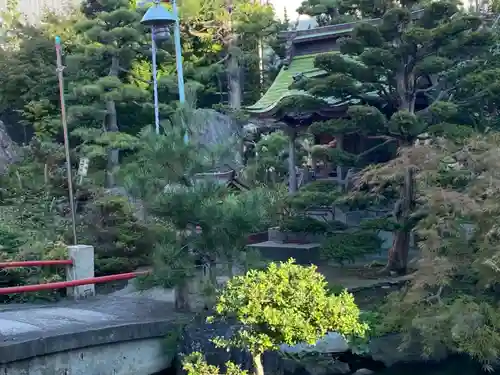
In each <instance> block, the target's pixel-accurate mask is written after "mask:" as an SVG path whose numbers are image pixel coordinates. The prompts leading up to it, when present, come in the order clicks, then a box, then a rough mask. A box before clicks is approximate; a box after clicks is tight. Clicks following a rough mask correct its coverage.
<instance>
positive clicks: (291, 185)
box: [288, 130, 297, 194]
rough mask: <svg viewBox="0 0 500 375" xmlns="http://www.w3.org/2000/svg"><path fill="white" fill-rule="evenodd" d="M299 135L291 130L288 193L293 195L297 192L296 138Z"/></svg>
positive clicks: (289, 135)
mask: <svg viewBox="0 0 500 375" xmlns="http://www.w3.org/2000/svg"><path fill="white" fill-rule="evenodd" d="M296 137H297V133H296V132H295V130H291V131H290V132H289V134H288V192H289V193H290V194H293V193H295V192H296V191H297V173H296V171H295V159H296V156H295V138H296Z"/></svg>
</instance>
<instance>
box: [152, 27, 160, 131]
mask: <svg viewBox="0 0 500 375" xmlns="http://www.w3.org/2000/svg"><path fill="white" fill-rule="evenodd" d="M155 31H156V30H155V27H154V26H153V27H151V53H152V64H153V93H154V94H153V95H154V108H155V130H156V134H160V109H159V107H158V80H157V72H156V42H155Z"/></svg>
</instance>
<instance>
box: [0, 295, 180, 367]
mask: <svg viewBox="0 0 500 375" xmlns="http://www.w3.org/2000/svg"><path fill="white" fill-rule="evenodd" d="M181 321H186V316H185V315H184V316H181V315H180V314H179V313H176V312H174V310H173V305H172V303H171V302H162V301H158V300H154V299H151V298H148V297H141V296H137V295H134V296H116V295H114V296H100V297H92V298H89V299H86V300H82V301H63V302H60V303H55V304H54V303H52V304H48V305H29V304H15V305H5V306H2V307H0V374H2V375H59V374H61V375H63V374H65V375H111V374H113V375H149V374H153V373H156V372H160V371H162V370H164V369H167V368H168V367H169V366H170V365H171V362H172V358H171V355H169V354H168V348H167V347H166V340H165V337H166V336H168V335H169V334H172V333H174V334H176V333H177V332H178V329H179V322H181Z"/></svg>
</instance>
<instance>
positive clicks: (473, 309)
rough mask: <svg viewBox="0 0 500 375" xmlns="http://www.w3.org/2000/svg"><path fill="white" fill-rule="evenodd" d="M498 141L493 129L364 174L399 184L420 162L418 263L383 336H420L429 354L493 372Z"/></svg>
mask: <svg viewBox="0 0 500 375" xmlns="http://www.w3.org/2000/svg"><path fill="white" fill-rule="evenodd" d="M499 139H500V137H499V135H498V134H496V133H494V132H492V133H490V134H488V135H483V136H479V135H476V136H474V137H472V138H469V139H465V140H464V139H462V140H461V142H460V143H453V142H451V141H449V140H445V139H441V140H435V141H434V142H433V143H431V144H430V145H419V146H415V147H412V148H410V149H406V150H402V152H401V154H400V156H399V157H398V158H397V159H396V160H394V161H392V162H390V163H388V164H387V165H385V166H383V167H380V168H377V170H375V171H373V174H372V173H370V174H369V175H365V176H364V179H365V181H366V182H368V181H371V182H370V184H374V183H376V185H378V186H381V185H382V186H383V185H385V186H387V185H388V182H389V181H398V180H399V181H401V177H402V176H404V174H405V170H406V168H407V167H408V165H418V170H417V171H416V175H415V180H416V181H417V182H418V183H417V184H416V202H417V204H416V207H414V209H413V210H412V215H411V216H410V218H409V220H408V221H409V222H410V224H411V225H412V227H413V228H414V232H415V235H416V236H415V237H416V238H417V239H418V247H419V249H420V259H419V263H418V267H417V269H416V271H415V273H414V274H413V277H412V280H411V282H410V283H409V284H408V286H407V287H406V288H404V289H402V290H400V291H399V292H396V293H394V294H393V295H391V296H390V298H389V299H388V300H387V302H386V303H385V304H384V306H383V307H382V309H381V313H380V316H381V317H382V319H381V322H380V323H381V324H380V327H379V328H378V331H379V332H395V331H399V332H402V333H404V337H405V340H404V343H403V345H406V344H408V343H409V340H412V339H414V338H415V335H417V336H418V338H419V340H422V341H423V343H424V346H425V350H424V355H430V354H432V353H433V352H434V351H435V350H436V349H442V347H443V346H444V347H445V348H446V349H448V350H450V351H455V352H459V353H466V354H468V355H470V356H471V357H472V358H473V359H474V360H479V361H481V362H482V363H483V364H484V365H485V366H486V367H487V368H491V365H492V364H493V363H495V362H496V359H497V358H498V353H500V345H499V342H500V341H499V340H500V338H499V335H498V332H499V315H498V297H497V296H496V292H495V290H496V285H497V284H498V275H499V274H498V271H499V270H500V267H498V264H499V263H498V259H499V255H498V236H497V235H496V233H497V231H498V228H497V227H498V218H499V213H498V209H497V203H496V202H497V199H498V189H496V188H495V186H496V182H494V181H496V180H497V178H498V168H499V164H498V151H497V150H498V145H499ZM389 185H390V184H389ZM372 186H375V185H372ZM412 221H413V223H411V222H412Z"/></svg>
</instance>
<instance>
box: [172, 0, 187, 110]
mask: <svg viewBox="0 0 500 375" xmlns="http://www.w3.org/2000/svg"><path fill="white" fill-rule="evenodd" d="M172 10H173V12H174V16H175V28H174V42H175V63H176V65H177V84H178V86H179V101H180V102H181V103H184V102H185V101H186V94H185V92H184V72H183V70H182V47H181V27H180V23H179V14H178V12H177V3H176V1H175V0H173V1H172Z"/></svg>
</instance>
